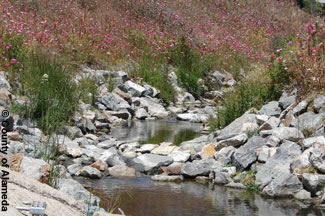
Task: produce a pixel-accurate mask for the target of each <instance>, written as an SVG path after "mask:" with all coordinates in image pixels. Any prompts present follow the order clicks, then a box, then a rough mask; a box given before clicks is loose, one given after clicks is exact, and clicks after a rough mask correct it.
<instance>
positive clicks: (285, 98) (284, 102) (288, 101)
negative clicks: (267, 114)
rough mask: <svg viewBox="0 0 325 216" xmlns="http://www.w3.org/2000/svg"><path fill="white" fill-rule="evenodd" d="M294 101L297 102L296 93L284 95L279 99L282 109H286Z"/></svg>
mask: <svg viewBox="0 0 325 216" xmlns="http://www.w3.org/2000/svg"><path fill="white" fill-rule="evenodd" d="M294 103H296V96H295V95H291V96H287V95H283V96H282V97H281V98H280V99H279V105H280V107H281V108H282V110H285V109H286V108H287V107H289V106H290V105H291V104H294Z"/></svg>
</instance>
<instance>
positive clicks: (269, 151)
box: [256, 146, 276, 162]
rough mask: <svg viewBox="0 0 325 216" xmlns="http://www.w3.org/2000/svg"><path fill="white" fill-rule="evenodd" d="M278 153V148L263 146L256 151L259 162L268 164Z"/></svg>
mask: <svg viewBox="0 0 325 216" xmlns="http://www.w3.org/2000/svg"><path fill="white" fill-rule="evenodd" d="M275 152H276V148H274V147H273V148H270V147H268V146H262V147H261V148H258V149H256V153H257V157H258V161H260V162H266V161H267V160H268V159H269V158H270V157H272V156H273V155H274V154H275Z"/></svg>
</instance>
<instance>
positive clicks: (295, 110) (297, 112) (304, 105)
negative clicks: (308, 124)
mask: <svg viewBox="0 0 325 216" xmlns="http://www.w3.org/2000/svg"><path fill="white" fill-rule="evenodd" d="M307 107H308V101H305V100H303V101H301V102H300V103H299V104H298V105H297V106H296V107H295V108H293V110H292V114H293V115H294V116H298V115H301V114H303V113H304V112H306V110H307Z"/></svg>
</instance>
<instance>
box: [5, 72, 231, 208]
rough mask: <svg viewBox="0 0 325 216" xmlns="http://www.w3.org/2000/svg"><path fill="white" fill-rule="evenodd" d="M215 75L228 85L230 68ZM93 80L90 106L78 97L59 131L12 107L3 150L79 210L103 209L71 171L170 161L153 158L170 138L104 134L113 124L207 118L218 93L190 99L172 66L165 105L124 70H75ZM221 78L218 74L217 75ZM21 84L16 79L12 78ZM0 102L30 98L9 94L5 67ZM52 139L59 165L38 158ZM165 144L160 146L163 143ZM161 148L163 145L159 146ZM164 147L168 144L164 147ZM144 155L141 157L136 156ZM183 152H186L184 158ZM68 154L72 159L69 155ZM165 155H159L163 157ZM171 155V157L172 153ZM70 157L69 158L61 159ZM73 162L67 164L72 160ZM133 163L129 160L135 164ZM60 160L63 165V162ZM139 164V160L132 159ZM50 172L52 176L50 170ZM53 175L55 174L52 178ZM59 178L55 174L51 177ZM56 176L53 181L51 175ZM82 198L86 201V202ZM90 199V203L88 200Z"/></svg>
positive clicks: (105, 171)
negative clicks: (154, 140) (156, 140)
mask: <svg viewBox="0 0 325 216" xmlns="http://www.w3.org/2000/svg"><path fill="white" fill-rule="evenodd" d="M216 74H219V76H216V77H215V78H214V81H215V82H217V83H218V89H220V88H221V86H223V85H224V86H227V87H228V86H229V85H230V84H231V85H232V84H233V83H234V82H230V84H229V83H228V81H229V80H231V79H232V78H229V74H228V75H227V79H226V78H225V77H226V76H225V75H223V74H221V73H219V72H216ZM86 77H88V78H91V79H95V80H96V85H97V90H98V93H99V94H98V97H97V98H96V104H95V107H92V106H91V105H90V104H84V103H83V102H81V101H80V104H79V109H78V110H77V112H76V113H75V115H74V116H73V125H70V126H65V127H64V131H62V134H57V135H52V136H46V135H44V133H43V132H42V131H41V130H40V129H39V128H37V127H36V122H33V121H30V120H28V119H24V118H22V117H21V116H19V115H15V114H13V113H11V116H12V117H13V120H14V122H15V123H14V125H11V127H12V128H11V129H10V130H11V131H10V132H8V133H7V136H8V146H9V150H8V154H9V156H8V157H9V161H10V166H11V169H12V170H15V171H17V172H20V173H23V174H24V175H27V176H29V177H30V178H34V179H36V180H38V181H40V182H42V183H50V184H52V185H53V186H54V187H55V188H56V189H58V190H59V191H62V192H64V193H66V194H68V195H70V196H71V197H73V198H75V199H76V200H80V201H82V202H83V203H84V210H86V211H91V212H94V211H97V210H99V211H100V212H104V211H103V209H101V208H100V207H99V203H100V201H99V199H98V197H96V196H94V195H92V194H91V193H89V192H88V191H87V190H86V189H85V188H84V187H83V186H82V185H81V184H79V183H78V182H77V181H75V180H74V179H73V178H72V176H77V175H80V176H84V177H88V178H101V177H103V176H105V175H114V176H123V177H134V176H136V175H137V172H136V169H135V168H133V167H131V165H130V163H132V164H133V159H134V161H135V163H136V161H138V162H139V163H140V164H141V163H142V162H143V163H146V165H145V169H146V170H147V171H148V172H152V173H154V172H153V171H152V169H154V170H155V171H156V170H159V165H169V164H168V163H166V162H162V163H161V162H158V165H157V164H155V163H156V157H157V156H158V158H159V157H160V156H159V154H160V153H161V151H163V152H164V151H165V150H166V149H167V152H168V151H170V150H174V146H170V145H171V144H164V145H161V146H160V147H159V148H156V147H158V145H152V144H148V145H142V146H140V145H139V143H137V142H135V143H127V142H121V141H118V140H116V139H114V138H113V137H110V136H108V135H106V134H107V133H108V132H109V131H110V128H111V127H116V126H118V125H120V124H121V123H123V122H126V121H129V120H131V119H139V120H145V119H151V120H154V119H168V118H174V119H175V118H177V119H180V120H184V121H191V122H206V121H207V119H208V118H209V116H210V115H211V116H215V108H214V107H213V105H214V101H213V100H212V99H217V98H218V97H220V95H222V93H221V91H220V92H210V95H209V100H206V101H204V100H201V101H200V100H195V99H194V97H193V96H192V95H191V94H190V93H188V92H186V91H185V90H184V89H183V88H181V87H179V86H178V82H177V77H176V74H175V72H173V71H171V72H170V74H169V79H170V82H171V83H173V86H174V88H175V90H176V92H177V94H176V95H175V100H174V102H172V103H170V106H169V107H166V104H164V103H163V101H162V100H161V99H160V97H159V90H157V89H155V88H154V87H152V86H150V85H148V84H146V83H143V82H139V81H134V80H131V79H129V77H128V75H127V73H125V72H123V71H118V72H110V71H102V70H97V71H96V70H91V69H88V68H85V69H83V70H82V72H81V73H80V74H79V75H77V76H76V78H75V82H77V83H78V82H79V81H80V80H81V79H83V78H86ZM107 79H111V80H112V83H114V85H115V89H113V91H111V92H110V91H109V90H108V87H109V88H111V87H112V86H107ZM219 79H220V80H219ZM16 84H17V86H20V85H19V83H16ZM0 93H1V94H0V108H1V111H2V110H4V109H7V110H9V111H10V108H11V105H13V104H15V105H25V104H29V100H28V98H26V97H23V96H19V95H15V94H13V89H12V88H11V86H10V84H9V82H8V73H6V72H1V73H0ZM0 120H1V121H2V120H4V118H2V117H1V119H0ZM52 144H55V146H56V148H57V149H58V152H59V154H61V156H60V157H59V158H58V159H57V160H58V161H60V163H61V165H55V166H53V162H54V161H51V162H50V164H49V163H47V162H45V161H44V160H43V158H44V156H46V154H48V153H49V146H50V145H52ZM163 146H164V147H163ZM164 148H165V149H164ZM168 149H169V150H168ZM151 151H153V155H152V157H151V158H149V160H153V162H152V163H153V164H150V162H149V164H147V161H146V160H147V155H145V154H146V153H150V152H151ZM141 155H144V158H141V157H138V156H141ZM174 157H180V159H177V158H176V159H175V161H178V160H180V161H185V160H187V159H188V157H189V156H188V153H185V154H183V155H179V154H177V153H174ZM184 157H185V158H184ZM70 160H72V161H70ZM163 160H164V159H163ZM173 160H174V159H173ZM65 161H70V162H68V163H67V162H65ZM71 162H72V164H71ZM135 163H134V164H135ZM63 164H65V165H67V164H69V165H67V166H64V165H63ZM134 166H137V167H141V166H142V165H139V164H138V165H134ZM53 173H54V175H55V176H53ZM53 178H54V179H53ZM56 178H58V179H56ZM54 180H55V181H54ZM86 203H87V204H86ZM88 203H90V204H88Z"/></svg>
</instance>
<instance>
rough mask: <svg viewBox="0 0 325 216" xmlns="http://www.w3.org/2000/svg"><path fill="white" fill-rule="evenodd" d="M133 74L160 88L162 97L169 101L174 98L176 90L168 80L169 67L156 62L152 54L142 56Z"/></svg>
mask: <svg viewBox="0 0 325 216" xmlns="http://www.w3.org/2000/svg"><path fill="white" fill-rule="evenodd" d="M133 76H135V77H141V78H143V80H144V81H145V82H147V83H148V84H150V85H152V86H154V87H155V88H157V89H159V90H160V97H161V98H162V99H163V100H164V101H165V102H166V103H169V102H170V101H172V100H173V97H174V94H175V90H174V88H173V86H172V85H171V84H170V83H169V82H168V68H167V66H166V65H163V64H160V63H159V62H158V63H156V62H155V59H154V58H153V57H152V56H144V57H142V58H141V61H140V65H139V68H138V69H137V71H134V72H133Z"/></svg>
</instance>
